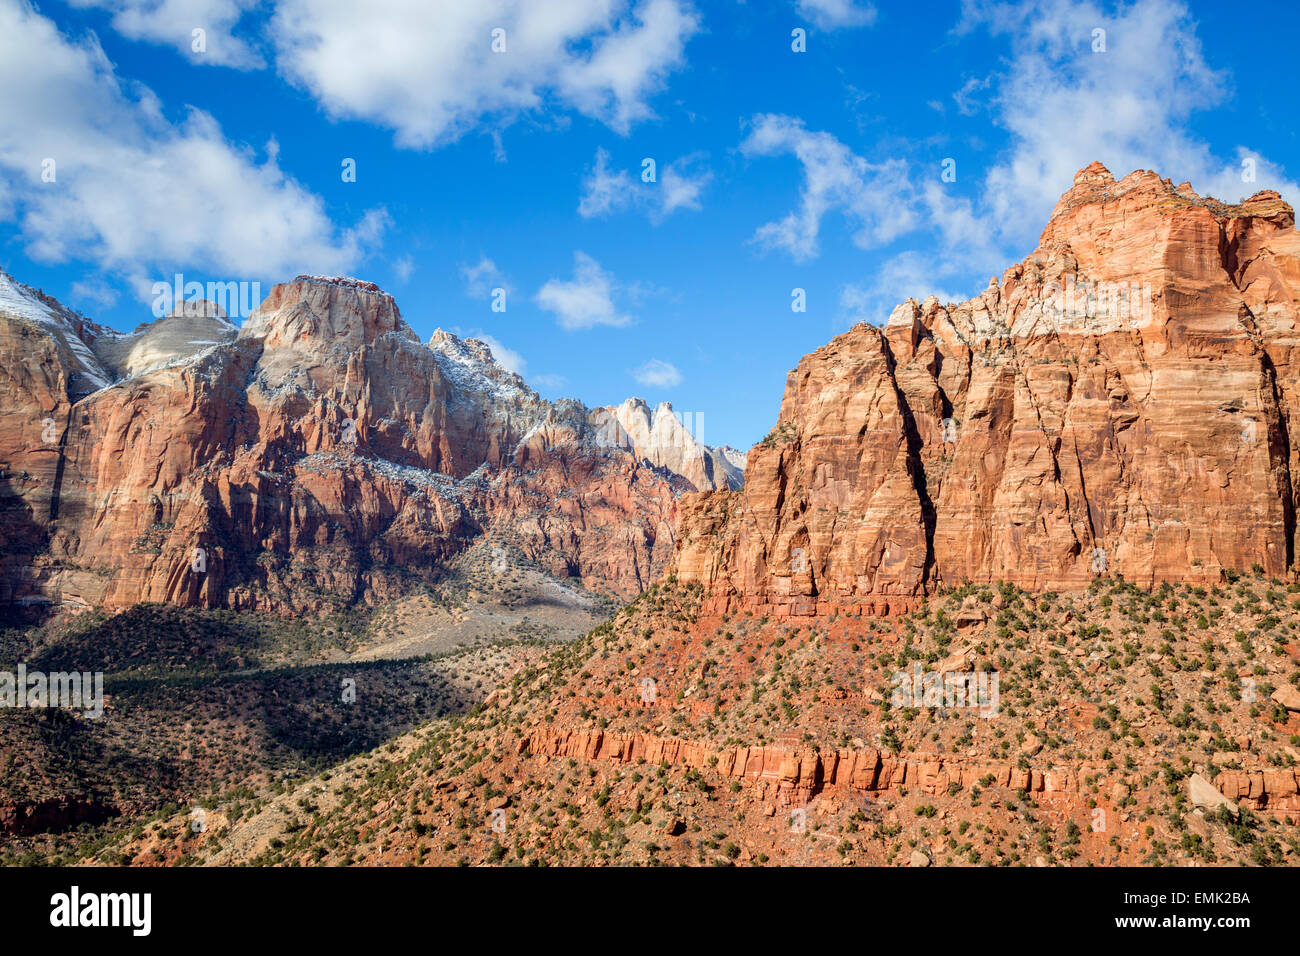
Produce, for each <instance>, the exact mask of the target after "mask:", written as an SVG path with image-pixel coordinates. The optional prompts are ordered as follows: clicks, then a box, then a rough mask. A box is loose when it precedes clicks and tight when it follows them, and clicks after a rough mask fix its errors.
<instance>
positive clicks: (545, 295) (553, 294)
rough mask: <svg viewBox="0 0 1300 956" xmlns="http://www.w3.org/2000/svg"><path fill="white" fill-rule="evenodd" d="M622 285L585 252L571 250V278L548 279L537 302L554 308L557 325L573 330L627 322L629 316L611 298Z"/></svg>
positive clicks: (617, 292) (552, 309) (619, 324)
mask: <svg viewBox="0 0 1300 956" xmlns="http://www.w3.org/2000/svg"><path fill="white" fill-rule="evenodd" d="M622 291H623V287H622V286H621V285H620V284H619V283H618V282H617V281H615V279H614V277H613V276H612V275H610V274H609V273H608V272H606V271H605V270H604V269H602V268H601V267H600V263H598V262H597V261H596V260H595V259H593V258H591V256H589V255H587V254H586V253H585V252H575V253H574V254H573V279H572V280H570V281H568V282H565V281H563V280H560V279H551V280H549V281H548V282H547V283H546V284H545V285H544V286H542V288H541V289H540V290H538V293H537V296H536V302H537V304H538V305H539V306H541V307H542V308H543V309H545V310H546V311H548V312H554V313H555V316H556V319H557V320H558V321H559V323H560V327H561V328H563V329H567V330H569V331H573V330H575V329H590V328H593V327H595V326H597V325H613V326H621V325H627V324H628V323H629V322H631V321H632V319H631V317H630V316H628V315H627V314H625V313H623V312H621V311H619V309H618V307H617V306H616V305H615V303H614V299H615V297H616V296H617V295H619V294H620V292H622Z"/></svg>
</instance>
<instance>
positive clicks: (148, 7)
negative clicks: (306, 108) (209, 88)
mask: <svg viewBox="0 0 1300 956" xmlns="http://www.w3.org/2000/svg"><path fill="white" fill-rule="evenodd" d="M69 3H70V4H71V6H74V7H81V8H83V9H86V8H97V9H100V10H106V11H108V12H109V13H111V14H112V20H111V23H112V26H113V29H114V30H116V31H117V32H118V33H120V34H122V36H124V37H127V38H128V39H132V40H143V41H146V42H149V43H157V44H160V45H162V46H169V47H172V48H173V49H175V50H176V51H177V52H178V53H180V54H182V55H183V56H185V57H186V58H187V59H188V60H190V62H192V63H194V64H208V65H212V66H230V67H235V68H237V69H244V70H249V69H258V68H260V67H263V66H265V65H266V62H265V60H264V59H263V58H262V55H261V54H260V53H259V52H258V51H257V50H256V49H255V48H254V47H253V46H252V45H251V44H250V43H248V42H247V41H246V40H244V39H242V38H240V37H237V36H236V35H235V29H236V27H237V26H238V25H239V22H240V20H241V19H242V17H243V16H244V14H245V13H247V12H248V11H250V10H252V9H253V8H254V7H256V6H257V5H258V3H259V0H69ZM195 30H201V31H203V32H202V34H201V36H199V37H196V36H195V33H194V31H195ZM200 40H201V44H200V43H199V42H198V41H200ZM198 45H201V47H202V49H195V47H196V46H198Z"/></svg>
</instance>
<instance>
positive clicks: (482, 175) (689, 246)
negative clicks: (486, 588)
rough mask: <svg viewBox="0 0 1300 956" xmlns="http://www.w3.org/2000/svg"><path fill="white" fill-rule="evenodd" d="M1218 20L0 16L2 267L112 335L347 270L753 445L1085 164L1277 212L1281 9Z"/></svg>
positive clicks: (1149, 0)
mask: <svg viewBox="0 0 1300 956" xmlns="http://www.w3.org/2000/svg"><path fill="white" fill-rule="evenodd" d="M1238 10H1239V8H1233V7H1225V6H1224V5H1222V4H1209V3H1206V4H1203V5H1200V6H1197V7H1195V8H1189V7H1187V6H1184V5H1181V4H1178V3H1174V2H1170V0H1142V2H1138V3H1134V4H1127V5H1120V6H1113V5H1107V4H1095V5H1094V4H1088V3H1085V4H1064V3H1054V2H1046V0H1038V2H1031V0H1026V2H1020V3H964V4H963V3H933V4H924V5H922V4H902V3H898V4H893V3H889V4H887V3H883V2H878V3H877V4H875V5H874V6H872V5H869V4H867V3H866V2H864V0H748V2H744V3H741V2H737V0H711V2H705V0H696V2H694V3H691V2H687V0H630V2H629V0H563V2H560V0H555V2H546V0H531V2H524V0H472V2H471V0H462V2H445V3H438V2H433V0H374V2H370V3H366V4H355V3H350V2H347V3H345V2H341V0H339V2H336V0H286V2H281V3H259V2H256V0H169V2H168V3H167V4H165V5H159V4H158V3H156V2H154V0H75V2H72V3H63V2H55V0H47V2H43V3H41V4H40V5H39V7H34V6H32V5H31V4H29V3H27V2H26V0H0V89H3V90H5V91H6V93H5V95H4V97H3V98H0V264H3V265H4V266H5V267H6V268H7V269H8V270H9V271H10V272H12V273H13V274H14V275H15V276H17V277H18V278H20V279H22V280H24V281H27V282H29V283H31V284H33V285H38V286H40V287H42V288H44V290H45V291H47V292H49V293H51V294H53V295H55V296H57V297H58V298H59V299H61V300H62V301H64V302H65V303H67V304H69V305H72V306H73V307H75V308H78V309H80V310H81V311H83V312H85V313H86V314H87V315H89V316H91V317H93V318H96V319H98V320H100V321H103V322H106V323H108V324H110V325H113V326H115V327H118V328H124V329H129V328H133V327H134V326H135V325H137V324H138V323H140V322H143V321H148V320H149V319H150V318H151V317H152V316H151V313H150V303H151V301H152V295H151V286H152V283H154V282H157V281H160V280H161V281H170V280H171V277H172V275H173V274H174V273H176V272H180V273H183V274H184V275H185V277H186V278H187V279H195V280H198V281H203V282H206V281H209V280H213V281H223V282H224V281H259V282H261V283H263V291H266V290H268V289H269V288H270V285H271V284H273V283H274V282H277V281H284V280H286V279H289V278H291V277H292V276H293V275H295V274H297V273H300V272H310V273H327V274H346V275H354V276H357V277H360V278H365V279H370V280H372V281H374V282H377V283H379V284H380V285H381V286H383V287H384V288H385V289H387V290H388V291H390V292H392V293H393V294H394V295H395V296H396V298H397V301H398V303H399V305H400V306H401V309H402V312H403V315H404V316H405V317H406V319H407V320H408V321H409V322H410V323H411V325H412V326H413V327H414V328H415V330H416V331H417V332H418V333H419V334H420V335H421V336H422V337H424V338H426V339H427V337H428V336H429V335H430V333H432V331H433V330H434V329H435V328H438V327H443V328H448V329H452V330H454V331H457V332H459V333H461V334H476V335H480V336H481V337H487V338H488V340H489V341H490V343H492V344H493V345H494V348H495V350H496V351H498V353H499V354H500V355H501V356H502V357H503V359H504V360H505V361H507V362H508V363H509V364H512V365H514V366H515V367H516V368H517V369H518V370H520V371H521V372H522V374H524V376H525V377H526V378H527V379H528V380H529V382H530V384H532V385H533V386H534V387H536V388H537V389H538V390H539V391H540V392H541V393H542V394H543V395H546V396H548V397H552V398H554V397H559V396H562V395H566V396H573V397H576V398H579V399H581V400H582V401H584V402H586V403H587V404H588V405H596V404H607V403H615V402H619V401H621V400H622V399H624V398H626V397H627V396H629V395H639V396H642V397H644V398H646V399H647V400H649V401H650V402H652V403H654V402H658V401H661V400H664V399H667V400H670V401H671V402H672V403H673V405H674V407H675V408H676V409H677V410H678V411H679V412H690V413H691V414H692V418H693V420H695V421H698V420H699V419H700V417H702V419H703V425H702V428H701V429H700V434H699V436H698V437H700V438H701V439H702V440H704V441H706V442H708V443H710V444H723V443H728V444H732V445H735V446H738V447H742V448H746V447H748V446H749V445H750V444H752V443H753V442H755V441H757V440H759V439H760V438H762V436H763V435H764V434H766V432H767V431H768V430H769V429H770V428H771V426H772V425H773V424H774V422H775V419H776V414H777V411H778V408H779V404H780V399H781V393H782V390H783V387H784V382H785V376H786V373H787V372H788V371H789V370H790V369H791V368H793V367H794V366H795V364H797V362H798V360H799V358H800V357H801V356H803V355H804V354H805V353H807V352H809V351H811V350H813V349H815V348H816V347H818V346H819V345H821V344H823V343H824V342H826V341H827V340H828V339H829V338H830V337H831V336H832V335H834V334H835V333H837V332H840V331H843V330H844V329H846V328H848V327H849V326H850V325H851V324H852V323H853V322H855V321H858V320H866V321H869V322H873V323H876V324H880V323H883V322H884V321H885V319H886V318H887V317H888V314H889V311H890V310H891V308H892V307H893V305H895V304H896V303H897V302H899V301H901V300H902V299H903V298H905V297H906V296H908V295H914V296H917V297H923V296H924V295H926V294H928V293H931V292H933V293H935V294H937V295H939V296H940V297H941V298H943V299H963V298H966V297H969V296H970V295H973V294H975V293H976V292H978V291H980V290H981V289H982V288H983V287H984V285H985V284H986V283H987V282H988V279H989V277H990V276H991V275H994V274H1000V273H1001V272H1002V270H1003V269H1004V268H1005V267H1006V266H1008V265H1010V264H1011V263H1012V262H1013V261H1016V260H1018V259H1020V258H1022V257H1023V256H1024V255H1025V254H1026V253H1027V252H1029V251H1030V250H1031V249H1032V248H1033V246H1034V244H1035V240H1036V239H1037V236H1038V234H1039V232H1040V231H1041V229H1042V226H1043V225H1044V223H1045V221H1046V218H1047V216H1048V214H1049V213H1050V211H1051V207H1052V204H1053V202H1054V200H1055V198H1056V197H1057V196H1058V195H1059V194H1060V193H1061V192H1062V191H1064V190H1065V189H1066V188H1068V186H1069V185H1070V178H1071V176H1072V175H1073V173H1074V171H1075V170H1077V169H1078V168H1080V167H1082V166H1084V165H1086V164H1087V163H1088V162H1090V161H1092V160H1094V159H1100V160H1101V161H1102V162H1105V163H1106V164H1107V165H1108V166H1110V168H1111V170H1112V172H1114V173H1115V174H1116V175H1117V176H1120V175H1123V174H1125V173H1127V172H1129V171H1130V170H1131V169H1134V168H1152V169H1156V170H1157V171H1159V172H1160V173H1161V174H1162V175H1166V176H1169V177H1171V178H1173V180H1174V181H1175V182H1180V181H1182V180H1184V179H1187V180H1190V181H1191V182H1192V183H1193V185H1194V186H1195V187H1196V188H1197V189H1198V191H1200V192H1202V193H1209V194H1213V195H1216V196H1218V197H1219V198H1221V199H1227V200H1237V199H1239V198H1242V197H1244V196H1246V195H1249V194H1250V193H1252V192H1254V191H1256V190H1257V189H1260V188H1266V187H1267V188H1276V189H1279V190H1280V191H1282V193H1283V195H1284V196H1285V197H1286V198H1288V199H1289V200H1291V201H1292V202H1295V200H1296V195H1297V191H1296V187H1295V179H1296V166H1297V160H1296V159H1295V154H1296V146H1297V142H1296V122H1295V120H1296V107H1295V102H1294V82H1293V81H1290V80H1288V79H1286V78H1284V77H1283V76H1282V75H1281V73H1282V69H1283V67H1284V66H1285V56H1284V54H1282V53H1279V52H1277V50H1276V49H1274V47H1277V48H1278V49H1281V47H1282V44H1281V42H1280V41H1279V42H1277V43H1270V42H1269V39H1268V38H1271V37H1278V38H1285V37H1293V36H1295V35H1297V33H1298V32H1300V30H1298V28H1300V13H1298V12H1297V10H1296V9H1294V7H1293V6H1292V5H1288V4H1281V3H1279V4H1276V5H1275V6H1274V5H1270V4H1267V3H1263V4H1259V3H1257V4H1252V5H1251V6H1250V8H1249V11H1250V13H1249V16H1248V17H1246V16H1241V15H1240V14H1239V12H1238ZM497 27H500V28H501V29H503V30H504V31H505V45H506V48H505V51H504V52H501V53H494V52H493V51H492V49H491V45H492V30H493V29H494V28H497ZM200 28H201V29H203V30H204V31H205V32H204V34H203V35H202V36H203V40H204V43H203V44H202V46H203V47H204V49H202V50H200V51H198V52H196V51H195V50H194V49H193V47H194V43H195V40H194V35H193V30H194V29H200ZM795 29H802V30H804V31H805V32H806V51H805V52H795V51H794V50H792V43H793V42H794V41H793V39H792V36H791V31H792V30H795ZM1098 30H1101V31H1104V34H1098V33H1096V31H1098ZM1099 47H1100V48H1099ZM51 158H53V159H55V161H56V167H55V168H56V170H57V175H56V177H55V181H54V182H46V181H43V179H42V170H43V169H44V167H43V165H42V164H43V162H44V161H45V160H47V159H51ZM345 158H351V159H354V160H355V161H356V170H357V176H356V181H355V182H345V181H344V179H343V176H342V174H341V173H342V163H343V160H344V159H345ZM646 158H652V159H654V161H655V164H656V172H657V181H656V182H655V183H652V184H650V183H643V182H642V179H641V174H642V163H643V160H644V159H646ZM948 159H951V160H953V161H955V172H956V178H955V181H951V182H949V181H945V180H944V178H943V176H942V171H943V168H944V161H945V160H948ZM1243 162H1245V163H1247V164H1248V166H1249V167H1250V169H1252V170H1253V177H1254V178H1253V179H1250V177H1249V176H1243V171H1244V170H1245V169H1246V168H1247V166H1243ZM493 288H505V289H506V290H507V292H506V299H505V301H506V309H505V311H504V312H494V311H493V310H492V308H491V301H492V300H491V289H493ZM795 288H800V289H804V290H806V301H807V311H806V312H803V313H796V312H793V311H792V310H791V299H792V290H793V289H795Z"/></svg>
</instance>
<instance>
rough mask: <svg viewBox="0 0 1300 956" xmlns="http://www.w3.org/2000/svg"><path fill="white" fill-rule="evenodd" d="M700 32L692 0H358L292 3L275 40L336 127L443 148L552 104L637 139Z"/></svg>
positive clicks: (279, 17) (284, 5) (279, 18)
mask: <svg viewBox="0 0 1300 956" xmlns="http://www.w3.org/2000/svg"><path fill="white" fill-rule="evenodd" d="M699 26H700V23H699V17H698V15H697V14H696V13H695V11H694V10H693V9H692V8H691V7H690V6H689V4H688V3H686V2H685V0H639V2H637V3H635V4H632V3H629V2H628V0H556V2H545V3H543V2H538V0H476V2H474V3H465V2H461V0H370V2H368V3H367V4H366V5H365V9H364V15H362V14H360V13H359V11H358V7H357V5H356V4H355V3H354V2H353V0H283V2H281V3H280V4H279V5H278V7H277V9H276V13H275V16H274V17H273V19H272V22H271V32H272V35H273V37H274V41H275V45H276V49H277V52H278V59H277V63H278V66H279V68H280V70H281V72H282V73H283V74H284V75H285V76H286V77H288V78H289V79H290V80H292V81H293V82H296V83H298V84H299V85H301V86H302V87H304V88H305V89H307V90H308V91H309V92H310V93H311V94H312V95H313V96H314V97H315V98H316V99H317V100H318V101H319V102H320V104H321V105H322V106H323V107H324V108H325V110H326V111H328V112H329V114H330V115H331V116H334V117H345V118H355V119H365V120H370V121H374V122H377V123H381V124H383V125H385V126H388V127H391V128H392V129H394V130H395V131H396V133H397V140H398V142H399V144H401V145H404V146H413V147H431V146H437V145H440V144H442V143H445V142H448V141H451V140H454V139H456V138H458V137H460V136H461V135H463V134H464V133H465V132H467V131H468V130H470V129H472V128H473V127H475V126H476V125H478V124H479V123H480V122H481V121H483V120H485V119H491V120H492V121H493V123H494V125H496V126H497V127H499V126H500V125H502V124H505V123H509V122H511V121H513V120H514V119H515V118H517V117H518V116H519V115H520V114H523V113H529V112H534V111H541V110H543V109H545V108H547V107H549V106H552V105H559V106H561V107H566V108H569V109H574V110H577V111H578V112H580V113H582V114H583V115H586V116H590V117H593V118H595V119H598V120H600V121H601V122H604V123H606V124H607V125H608V126H610V127H611V128H612V129H614V130H615V131H617V132H619V133H626V132H627V131H628V130H629V129H630V128H631V126H632V125H633V124H634V123H636V122H639V121H641V120H645V119H649V118H651V117H653V116H654V112H653V110H652V109H651V108H650V105H649V103H648V100H649V98H650V97H651V96H652V95H653V94H654V93H656V92H657V91H658V90H659V89H660V88H661V87H662V86H663V84H664V81H665V79H666V77H667V76H668V74H669V73H670V72H671V71H672V70H674V69H676V68H677V67H678V66H679V65H680V64H681V63H682V59H683V51H684V48H685V45H686V42H687V41H688V40H689V38H690V37H691V36H693V35H694V34H695V33H696V32H697V31H698V29H699ZM494 29H501V30H504V31H505V34H504V36H505V52H503V53H494V52H493V51H492V42H493V36H492V31H493V30H494Z"/></svg>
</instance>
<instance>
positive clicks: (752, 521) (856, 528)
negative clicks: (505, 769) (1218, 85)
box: [674, 163, 1300, 614]
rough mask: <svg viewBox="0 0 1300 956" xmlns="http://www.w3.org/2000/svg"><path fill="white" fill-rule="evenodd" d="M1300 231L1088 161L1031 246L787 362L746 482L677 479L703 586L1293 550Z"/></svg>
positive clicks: (812, 606) (768, 600)
mask: <svg viewBox="0 0 1300 956" xmlns="http://www.w3.org/2000/svg"><path fill="white" fill-rule="evenodd" d="M1298 319H1300V235H1298V234H1297V232H1296V229H1295V217H1294V213H1293V211H1292V209H1291V207H1290V206H1288V205H1287V204H1286V203H1285V202H1283V201H1282V200H1281V198H1280V197H1279V196H1278V195H1277V194H1276V193H1274V192H1271V191H1265V192H1260V193H1257V194H1256V195H1254V196H1252V197H1251V198H1250V199H1248V200H1246V201H1245V202H1243V203H1241V204H1239V205H1229V204H1225V203H1221V202H1218V201H1216V200H1214V199H1210V198H1201V197H1199V196H1197V195H1196V193H1195V192H1193V191H1192V188H1191V187H1190V186H1189V185H1188V184H1185V183H1184V184H1183V185H1181V186H1174V185H1173V184H1172V183H1171V182H1170V181H1169V180H1164V179H1161V178H1160V177H1159V176H1157V175H1156V174H1155V173H1151V172H1144V171H1139V172H1134V173H1131V174H1130V175H1128V176H1126V177H1124V178H1123V179H1122V180H1120V181H1118V182H1117V181H1115V179H1114V178H1113V177H1112V176H1111V174H1110V173H1109V172H1108V171H1107V170H1106V168H1105V167H1104V166H1102V165H1101V164H1099V163H1094V164H1092V165H1091V166H1089V167H1087V168H1086V169H1084V170H1082V171H1081V172H1080V173H1079V174H1078V175H1077V176H1076V177H1075V182H1074V185H1073V187H1072V188H1071V189H1070V190H1069V192H1067V193H1066V194H1065V195H1064V196H1062V197H1061V200H1060V202H1059V203H1058V204H1057V206H1056V209H1055V211H1054V212H1053V215H1052V218H1051V221H1050V222H1049V223H1048V225H1047V228H1046V229H1045V230H1044V231H1043V234H1042V238H1041V239H1040V242H1039V247H1038V248H1037V249H1036V250H1035V251H1034V252H1033V253H1032V254H1030V255H1029V256H1028V257H1027V258H1026V259H1025V260H1024V261H1023V262H1021V263H1019V264H1017V265H1015V266H1013V267H1012V268H1010V269H1008V270H1007V272H1006V273H1005V274H1004V275H1003V276H1002V279H1001V281H1000V282H999V281H998V280H997V279H993V280H990V282H989V287H988V289H987V291H985V292H984V293H983V294H982V295H980V296H979V297H977V298H974V299H971V300H970V301H968V302H964V303H962V304H960V305H951V304H950V305H948V306H944V305H941V304H940V303H939V302H938V300H937V299H935V298H933V297H931V298H929V299H927V300H926V301H924V302H921V303H917V302H915V301H913V300H908V301H907V302H904V303H903V304H902V305H900V306H899V307H898V308H897V309H895V310H894V312H893V314H892V315H891V316H890V318H889V321H888V323H887V325H886V326H885V328H884V329H875V328H871V327H868V326H865V325H859V326H857V327H856V328H854V329H852V330H850V331H849V332H847V333H845V334H843V335H841V336H839V337H837V338H836V339H834V340H833V341H831V342H830V343H829V344H827V345H825V346H823V347H822V348H820V349H818V350H817V351H816V352H814V353H812V354H811V355H809V356H807V357H805V358H804V359H803V361H802V362H800V363H799V366H798V367H797V368H796V369H795V370H794V371H793V372H791V373H790V376H789V378H788V380H787V384H786V391H785V397H784V400H783V402H782V407H781V414H780V419H779V421H778V423H777V426H776V427H775V428H774V429H773V431H772V433H771V434H770V435H769V436H768V438H767V439H765V440H764V441H763V442H762V443H760V444H759V445H758V446H756V447H755V448H754V449H753V450H752V451H751V452H750V454H749V467H748V469H747V471H746V478H745V488H744V491H743V492H715V493H712V494H704V495H691V496H688V498H687V499H685V500H684V502H683V518H682V524H681V526H680V528H679V539H680V541H681V545H680V547H679V551H678V553H677V555H676V558H675V561H674V566H675V569H676V572H677V574H678V576H679V577H680V578H681V579H683V580H685V581H698V582H701V583H702V584H704V585H705V586H706V587H707V588H708V589H709V591H710V592H711V593H712V594H713V596H714V600H715V602H716V603H722V604H726V603H729V602H738V603H745V604H750V605H773V610H775V611H776V613H796V614H800V613H813V612H814V611H815V610H816V609H817V607H818V605H819V604H823V603H824V604H828V605H829V604H848V605H855V604H856V605H861V606H863V607H864V608H866V609H874V610H877V611H884V610H895V609H897V608H900V607H906V606H908V605H909V604H910V603H912V602H914V601H915V600H916V599H917V598H918V597H919V596H920V595H923V594H926V593H928V592H930V591H932V590H933V589H934V588H935V587H936V586H939V585H956V584H960V583H963V582H965V581H991V580H996V579H1004V580H1008V581H1012V582H1014V583H1016V584H1018V585H1020V586H1022V587H1026V588H1030V589H1040V588H1049V589H1050V588H1069V587H1078V586H1080V585H1084V584H1086V583H1087V582H1088V581H1089V580H1090V579H1091V578H1092V577H1093V576H1094V575H1096V574H1098V573H1102V572H1105V573H1108V574H1122V575H1123V576H1124V577H1125V578H1126V579H1129V580H1133V581H1137V582H1139V583H1142V584H1144V585H1150V584H1152V583H1154V582H1157V581H1162V580H1170V581H1189V582H1196V581H1217V580H1219V577H1220V572H1221V571H1222V570H1223V569H1246V568H1249V567H1250V566H1251V565H1253V564H1259V565H1262V566H1263V568H1264V569H1265V570H1266V571H1267V572H1268V573H1270V574H1282V573H1285V572H1289V571H1291V570H1293V568H1294V565H1295V560H1296V558H1295V553H1296V527H1295V511H1296V505H1297V488H1296V484H1295V480H1294V479H1293V476H1294V475H1300V461H1297V459H1296V454H1297V452H1296V449H1295V448H1294V445H1295V441H1294V439H1293V436H1294V435H1295V434H1296V432H1297V426H1298V425H1300V420H1298V419H1297V415H1300V353H1298V352H1297V349H1296V347H1297V345H1300V331H1297V329H1296V323H1297V320H1298Z"/></svg>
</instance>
